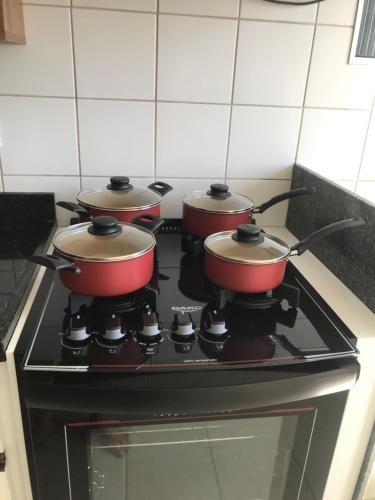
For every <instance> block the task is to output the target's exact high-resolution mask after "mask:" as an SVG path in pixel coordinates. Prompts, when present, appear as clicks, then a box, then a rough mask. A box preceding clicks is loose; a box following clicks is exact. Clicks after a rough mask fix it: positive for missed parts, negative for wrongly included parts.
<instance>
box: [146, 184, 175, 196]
mask: <svg viewBox="0 0 375 500" xmlns="http://www.w3.org/2000/svg"><path fill="white" fill-rule="evenodd" d="M148 189H151V191H155V192H156V193H159V194H160V195H161V196H164V195H166V194H167V193H169V191H172V190H173V187H172V186H170V185H169V184H167V183H166V182H161V181H157V182H153V183H152V184H150V185H149V186H148Z"/></svg>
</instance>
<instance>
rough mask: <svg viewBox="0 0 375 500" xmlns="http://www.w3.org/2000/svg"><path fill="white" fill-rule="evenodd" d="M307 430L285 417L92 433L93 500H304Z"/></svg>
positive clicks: (297, 420) (109, 428)
mask: <svg viewBox="0 0 375 500" xmlns="http://www.w3.org/2000/svg"><path fill="white" fill-rule="evenodd" d="M299 427H300V418H299V416H298V415H287V416H285V415H283V416H270V417H264V416H263V417H259V418H254V417H252V418H238V419H225V420H210V421H207V420H206V421H201V422H198V421H196V422H184V423H175V422H174V423H168V422H164V423H162V424H157V425H141V426H140V425H138V426H137V425H116V426H115V425H114V426H103V427H96V428H91V429H87V464H88V470H89V484H88V490H89V498H90V499H91V500H145V499H151V498H152V499H153V500H176V499H179V500H193V499H194V500H283V499H285V498H286V492H287V491H290V492H293V493H290V494H293V497H290V498H298V496H299V493H300V490H301V484H302V478H303V471H304V467H305V463H306V458H307V454H308V443H309V440H310V437H311V432H312V424H311V425H309V430H308V432H307V433H306V430H307V429H306V427H305V429H304V433H303V439H302V440H300V441H299V442H298V446H296V439H297V437H298V435H299V434H301V432H300V430H299ZM296 450H297V451H296ZM291 477H292V480H291Z"/></svg>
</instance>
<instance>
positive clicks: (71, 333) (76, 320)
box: [65, 314, 91, 342]
mask: <svg viewBox="0 0 375 500" xmlns="http://www.w3.org/2000/svg"><path fill="white" fill-rule="evenodd" d="M90 336H91V334H90V333H89V332H88V331H87V324H86V317H85V316H82V315H81V314H74V315H73V316H71V318H70V324H69V327H68V329H67V331H66V332H65V337H66V338H67V339H68V340H70V341H71V342H83V341H85V340H87V339H88V338H90Z"/></svg>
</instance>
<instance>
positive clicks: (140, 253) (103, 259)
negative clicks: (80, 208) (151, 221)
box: [52, 222, 156, 264]
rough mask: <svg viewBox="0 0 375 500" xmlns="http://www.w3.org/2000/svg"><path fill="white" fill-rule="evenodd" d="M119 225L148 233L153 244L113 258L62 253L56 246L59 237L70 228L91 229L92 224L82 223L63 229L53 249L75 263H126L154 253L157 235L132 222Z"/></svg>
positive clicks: (54, 240) (119, 223)
mask: <svg viewBox="0 0 375 500" xmlns="http://www.w3.org/2000/svg"><path fill="white" fill-rule="evenodd" d="M118 225H119V226H130V227H134V228H136V229H137V230H139V231H143V232H145V233H147V235H148V236H150V237H151V238H152V240H151V243H150V244H149V245H148V246H146V247H145V248H143V249H142V250H139V251H138V252H134V253H131V254H128V255H118V256H111V257H96V258H92V257H91V258H90V257H84V256H81V255H75V254H72V253H69V252H64V251H62V250H61V249H60V248H59V247H58V245H57V244H56V239H58V238H59V235H60V234H61V233H62V232H63V231H64V230H66V231H69V229H70V228H73V229H76V230H77V229H78V230H79V229H80V228H83V227H89V226H90V222H82V223H80V224H75V225H74V226H68V227H66V228H64V229H62V231H59V232H58V233H57V234H56V235H55V236H54V238H53V241H52V244H53V247H54V249H55V250H56V252H57V253H58V254H59V255H61V256H62V257H66V258H68V259H69V260H72V259H73V260H74V261H83V262H102V263H109V264H110V263H113V262H124V261H126V260H133V259H136V258H138V257H141V256H143V255H146V254H147V253H148V252H150V251H153V250H154V248H155V246H156V238H155V235H154V233H152V232H151V231H149V230H148V229H146V228H144V227H142V226H138V225H136V224H132V223H131V222H118ZM102 237H104V238H108V237H111V236H99V238H102Z"/></svg>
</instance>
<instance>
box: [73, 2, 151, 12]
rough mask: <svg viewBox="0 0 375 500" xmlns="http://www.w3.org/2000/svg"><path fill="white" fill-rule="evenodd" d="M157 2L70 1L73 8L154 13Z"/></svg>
mask: <svg viewBox="0 0 375 500" xmlns="http://www.w3.org/2000/svg"><path fill="white" fill-rule="evenodd" d="M156 1H157V0H72V5H73V7H94V8H95V7H96V8H102V9H119V10H137V11H146V12H156Z"/></svg>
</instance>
